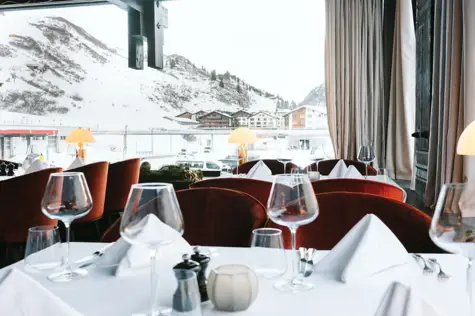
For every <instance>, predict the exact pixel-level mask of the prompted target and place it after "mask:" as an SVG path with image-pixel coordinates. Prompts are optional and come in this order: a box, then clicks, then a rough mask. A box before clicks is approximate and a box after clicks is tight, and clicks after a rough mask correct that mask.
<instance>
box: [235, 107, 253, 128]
mask: <svg viewBox="0 0 475 316" xmlns="http://www.w3.org/2000/svg"><path fill="white" fill-rule="evenodd" d="M231 116H232V117H233V119H237V121H238V123H239V126H249V117H251V116H252V114H251V113H249V112H246V111H243V110H239V111H237V112H234V113H233V114H232V115H231Z"/></svg>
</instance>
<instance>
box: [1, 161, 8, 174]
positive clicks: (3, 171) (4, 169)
mask: <svg viewBox="0 0 475 316" xmlns="http://www.w3.org/2000/svg"><path fill="white" fill-rule="evenodd" d="M6 175H7V165H6V164H5V163H4V162H2V163H0V176H6Z"/></svg>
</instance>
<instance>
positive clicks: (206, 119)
mask: <svg viewBox="0 0 475 316" xmlns="http://www.w3.org/2000/svg"><path fill="white" fill-rule="evenodd" d="M198 122H200V125H199V126H198V127H199V128H230V127H231V125H232V117H231V115H229V114H226V113H222V112H218V111H212V112H210V113H207V114H205V115H203V116H202V117H200V118H199V119H198Z"/></svg>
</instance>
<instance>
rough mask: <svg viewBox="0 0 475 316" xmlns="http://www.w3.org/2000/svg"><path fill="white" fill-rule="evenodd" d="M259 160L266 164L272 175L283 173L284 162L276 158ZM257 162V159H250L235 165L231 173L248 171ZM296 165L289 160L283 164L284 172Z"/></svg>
mask: <svg viewBox="0 0 475 316" xmlns="http://www.w3.org/2000/svg"><path fill="white" fill-rule="evenodd" d="M261 160H262V162H263V163H265V164H266V166H267V167H268V168H269V169H270V171H271V172H272V174H273V175H274V174H282V173H284V164H283V163H281V162H280V161H277V160H276V159H261ZM258 162H259V160H252V161H248V162H246V163H243V164H242V165H240V166H239V167H236V168H234V169H233V174H237V173H238V172H239V173H248V172H249V170H251V169H252V167H254V165H255V164H256V163H258ZM296 167H297V166H296V165H294V164H293V163H291V162H289V163H288V164H287V165H286V166H285V173H290V172H291V171H292V169H295V168H296Z"/></svg>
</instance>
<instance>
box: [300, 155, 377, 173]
mask: <svg viewBox="0 0 475 316" xmlns="http://www.w3.org/2000/svg"><path fill="white" fill-rule="evenodd" d="M339 160H340V159H329V160H322V161H320V162H318V172H320V174H321V175H323V176H328V175H329V174H330V172H331V171H332V170H333V168H334V167H335V165H336V164H337V163H338V161H339ZM344 161H345V164H346V166H355V168H356V169H357V170H358V171H359V172H360V173H361V174H362V175H366V166H365V164H364V163H362V162H359V161H356V160H346V159H345V160H344ZM308 168H310V170H313V171H317V163H316V162H314V163H312V164H311V165H309V166H308ZM368 175H369V176H377V175H378V170H376V169H375V168H373V167H372V166H368Z"/></svg>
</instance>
